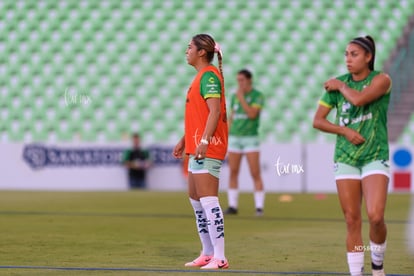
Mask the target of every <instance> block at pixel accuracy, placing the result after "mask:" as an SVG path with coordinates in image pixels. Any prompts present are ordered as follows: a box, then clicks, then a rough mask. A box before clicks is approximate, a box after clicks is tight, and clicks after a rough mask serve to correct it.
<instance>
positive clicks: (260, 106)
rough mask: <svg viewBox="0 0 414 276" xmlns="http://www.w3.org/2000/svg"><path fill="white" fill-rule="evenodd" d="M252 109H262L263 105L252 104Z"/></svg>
mask: <svg viewBox="0 0 414 276" xmlns="http://www.w3.org/2000/svg"><path fill="white" fill-rule="evenodd" d="M251 107H256V108H262V105H261V104H257V103H252V104H251Z"/></svg>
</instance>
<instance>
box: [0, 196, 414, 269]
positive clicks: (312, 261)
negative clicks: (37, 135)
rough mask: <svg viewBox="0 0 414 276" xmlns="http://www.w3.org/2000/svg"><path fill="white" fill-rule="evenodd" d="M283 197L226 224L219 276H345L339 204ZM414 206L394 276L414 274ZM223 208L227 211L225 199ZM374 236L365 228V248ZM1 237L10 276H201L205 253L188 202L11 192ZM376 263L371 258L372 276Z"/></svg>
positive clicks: (249, 207)
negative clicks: (200, 258)
mask: <svg viewBox="0 0 414 276" xmlns="http://www.w3.org/2000/svg"><path fill="white" fill-rule="evenodd" d="M278 197H279V195H277V194H268V195H267V197H266V209H265V216H264V217H261V218H256V217H254V208H253V197H252V195H251V194H242V195H241V196H240V210H239V215H238V216H226V218H225V233H226V255H227V257H228V259H229V262H230V270H229V271H220V272H211V273H220V275H221V274H225V275H263V274H265V273H267V272H268V274H274V275H283V274H285V275H299V274H301V273H303V274H306V275H321V274H324V275H329V273H331V272H332V273H338V274H341V273H344V274H343V275H345V273H346V272H347V271H348V270H347V264H346V258H345V245H344V241H345V224H344V221H343V218H342V214H341V211H340V208H339V203H338V200H337V196H336V195H328V196H327V197H326V198H325V199H322V200H316V199H315V197H314V195H311V194H307V195H305V194H297V195H293V201H292V202H289V203H282V202H279V201H278ZM409 200H410V196H409V195H402V194H401V195H400V194H393V195H390V196H389V199H388V205H387V208H388V209H387V211H386V219H387V224H388V249H387V252H386V261H385V268H386V272H387V273H390V274H405V275H408V274H414V258H413V257H412V256H409V255H408V253H407V250H406V244H405V237H406V235H405V228H406V220H407V216H408V209H409ZM221 202H222V206H223V208H225V207H226V204H227V202H226V197H225V196H224V195H221ZM367 230H368V228H367V223H366V222H365V223H364V241H365V243H368V241H369V239H368V235H367V232H368V231H367ZM0 233H1V238H0V267H1V268H0V275H127V276H128V275H158V274H161V275H199V272H197V271H198V270H197V269H187V268H184V267H183V264H184V263H185V262H187V261H190V260H191V259H193V258H194V257H196V256H197V255H198V253H199V250H200V244H199V240H198V236H197V233H196V231H195V220H194V217H193V212H192V208H191V206H190V204H189V202H188V198H187V196H186V194H185V193H166V192H139V191H137V192H135V191H134V192H119V193H118V192H117V193H115V192H83V193H74V192H1V193H0ZM369 262H370V258H369V252H367V253H366V254H365V263H366V265H365V267H366V272H367V273H369V272H370V263H369ZM8 267H9V268H8ZM24 267H27V268H24ZM29 267H30V268H29ZM88 269H90V270H88ZM106 269H107V270H106ZM111 269H114V270H111ZM312 272H315V273H312ZM318 272H319V273H318ZM204 273H209V272H203V274H204ZM338 274H337V275H338Z"/></svg>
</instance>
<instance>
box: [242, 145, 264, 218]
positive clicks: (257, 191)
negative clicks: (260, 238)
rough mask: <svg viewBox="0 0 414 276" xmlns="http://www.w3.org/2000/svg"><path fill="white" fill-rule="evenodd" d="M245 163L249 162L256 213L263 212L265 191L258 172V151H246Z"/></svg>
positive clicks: (260, 213)
mask: <svg viewBox="0 0 414 276" xmlns="http://www.w3.org/2000/svg"><path fill="white" fill-rule="evenodd" d="M246 158H247V163H248V164H249V168H250V174H251V176H252V178H253V183H254V203H255V207H256V215H262V214H263V208H264V200H265V192H264V187H263V180H262V176H261V172H260V152H259V151H250V152H247V153H246Z"/></svg>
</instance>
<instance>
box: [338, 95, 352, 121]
mask: <svg viewBox="0 0 414 276" xmlns="http://www.w3.org/2000/svg"><path fill="white" fill-rule="evenodd" d="M351 107H352V105H351V104H350V103H349V102H347V101H345V102H343V103H342V108H341V115H340V117H339V125H340V126H347V125H349V123H350V118H349V113H350V109H351Z"/></svg>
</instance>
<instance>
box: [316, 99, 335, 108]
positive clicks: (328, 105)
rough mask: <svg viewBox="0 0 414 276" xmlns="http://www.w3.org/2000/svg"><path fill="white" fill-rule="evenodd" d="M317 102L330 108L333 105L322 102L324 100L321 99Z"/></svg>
mask: <svg viewBox="0 0 414 276" xmlns="http://www.w3.org/2000/svg"><path fill="white" fill-rule="evenodd" d="M319 104H320V105H322V106H325V107H327V108H332V107H333V106H332V105H330V104H328V103H327V102H324V101H322V100H320V101H319Z"/></svg>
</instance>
